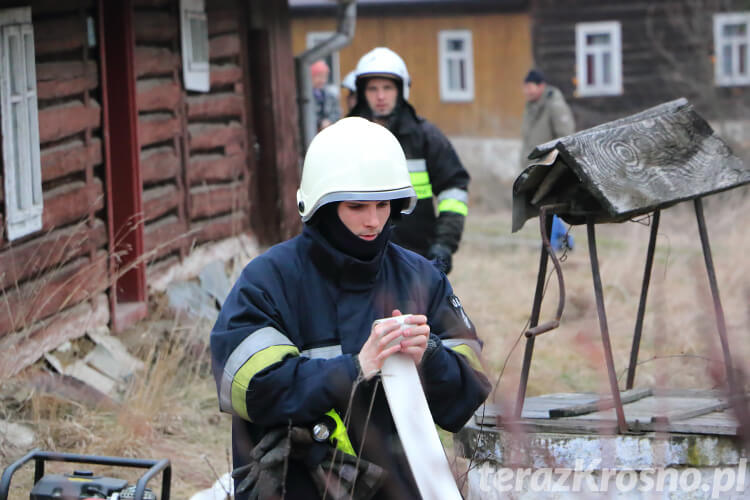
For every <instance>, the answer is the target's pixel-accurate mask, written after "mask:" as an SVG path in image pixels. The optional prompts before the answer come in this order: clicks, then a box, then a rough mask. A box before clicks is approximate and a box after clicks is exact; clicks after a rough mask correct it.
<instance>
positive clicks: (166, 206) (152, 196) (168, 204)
mask: <svg viewBox="0 0 750 500" xmlns="http://www.w3.org/2000/svg"><path fill="white" fill-rule="evenodd" d="M180 203H182V192H181V191H179V190H178V189H177V186H175V185H174V184H164V185H162V186H157V187H153V188H149V189H144V190H143V215H144V220H145V221H146V222H148V221H151V220H154V219H156V218H158V217H161V216H163V215H165V214H166V213H168V212H171V211H173V210H175V209H176V208H177V207H178V205H179V204H180Z"/></svg>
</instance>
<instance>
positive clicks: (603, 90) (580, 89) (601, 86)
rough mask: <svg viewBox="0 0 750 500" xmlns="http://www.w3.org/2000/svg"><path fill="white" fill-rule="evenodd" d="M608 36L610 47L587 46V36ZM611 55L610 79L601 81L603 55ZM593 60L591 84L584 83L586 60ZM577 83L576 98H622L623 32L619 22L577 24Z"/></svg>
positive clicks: (602, 77)
mask: <svg viewBox="0 0 750 500" xmlns="http://www.w3.org/2000/svg"><path fill="white" fill-rule="evenodd" d="M596 34H606V35H609V40H610V43H609V45H601V46H594V47H592V46H587V45H586V37H587V36H588V35H596ZM607 53H609V54H610V67H611V71H612V75H611V79H610V81H609V82H608V83H606V82H605V81H604V64H603V63H602V60H603V58H604V55H605V54H607ZM589 55H592V56H593V57H594V83H593V84H590V83H588V81H587V78H586V76H587V75H588V69H589V68H588V57H587V56H589ZM576 79H577V95H578V96H581V97H588V96H606V95H621V94H622V28H621V26H620V22H619V21H601V22H593V23H577V24H576Z"/></svg>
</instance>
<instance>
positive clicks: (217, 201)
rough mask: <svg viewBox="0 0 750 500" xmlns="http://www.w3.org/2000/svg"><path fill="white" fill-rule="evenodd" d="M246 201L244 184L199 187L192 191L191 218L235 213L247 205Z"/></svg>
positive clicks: (233, 183) (234, 183)
mask: <svg viewBox="0 0 750 500" xmlns="http://www.w3.org/2000/svg"><path fill="white" fill-rule="evenodd" d="M246 200H247V193H246V192H245V189H244V183H242V182H232V183H229V184H211V185H206V186H197V187H194V188H192V189H191V190H190V218H191V219H198V218H203V217H210V216H213V215H217V214H223V213H226V212H235V211H238V210H239V208H240V207H242V206H243V205H245V201H246Z"/></svg>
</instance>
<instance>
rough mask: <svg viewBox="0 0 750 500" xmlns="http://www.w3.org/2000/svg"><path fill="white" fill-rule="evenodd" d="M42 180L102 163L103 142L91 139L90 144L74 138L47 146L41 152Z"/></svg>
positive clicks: (62, 175) (48, 179)
mask: <svg viewBox="0 0 750 500" xmlns="http://www.w3.org/2000/svg"><path fill="white" fill-rule="evenodd" d="M41 162H42V181H44V182H47V181H50V180H53V179H57V178H59V177H64V176H66V175H69V174H72V173H75V172H80V171H82V170H84V169H86V167H87V166H89V165H92V166H93V165H100V164H101V163H102V142H101V140H100V139H99V138H93V139H91V142H90V143H89V145H88V146H86V145H85V144H84V142H83V141H81V140H78V139H76V140H73V141H70V142H67V143H65V144H60V145H58V146H55V147H52V148H45V149H43V150H42V154H41Z"/></svg>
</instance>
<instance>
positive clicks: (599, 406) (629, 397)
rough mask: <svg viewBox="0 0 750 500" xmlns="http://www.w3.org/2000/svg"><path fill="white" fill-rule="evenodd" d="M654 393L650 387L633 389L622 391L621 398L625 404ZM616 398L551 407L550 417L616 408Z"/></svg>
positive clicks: (570, 415)
mask: <svg viewBox="0 0 750 500" xmlns="http://www.w3.org/2000/svg"><path fill="white" fill-rule="evenodd" d="M651 394H652V392H651V389H650V388H639V389H631V390H629V391H621V392H620V400H621V402H622V404H623V405H625V404H627V403H632V402H634V401H638V400H640V399H643V398H645V397H647V396H650V395H651ZM614 406H615V404H614V400H613V399H612V398H611V397H603V398H601V399H597V400H596V401H594V402H587V403H582V404H574V405H570V406H563V407H557V408H550V409H549V416H550V418H559V417H573V416H576V415H583V414H585V413H591V412H595V411H601V410H604V409H607V408H614Z"/></svg>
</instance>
